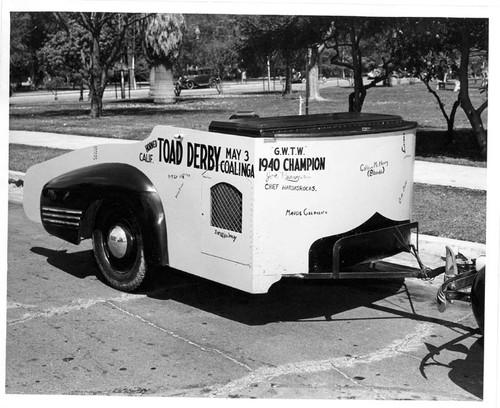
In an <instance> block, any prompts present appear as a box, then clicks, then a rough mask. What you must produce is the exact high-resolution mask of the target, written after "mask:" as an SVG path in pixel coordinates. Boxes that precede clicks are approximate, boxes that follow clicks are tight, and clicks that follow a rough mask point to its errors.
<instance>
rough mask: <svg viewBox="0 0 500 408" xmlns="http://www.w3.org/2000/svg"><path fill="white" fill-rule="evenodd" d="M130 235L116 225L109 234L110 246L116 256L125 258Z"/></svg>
mask: <svg viewBox="0 0 500 408" xmlns="http://www.w3.org/2000/svg"><path fill="white" fill-rule="evenodd" d="M128 244H129V242H128V237H127V233H126V231H125V229H124V228H123V227H121V226H119V225H115V226H114V227H113V228H112V229H111V230H110V231H109V234H108V248H109V251H110V252H111V254H112V255H113V256H114V257H115V258H123V257H124V256H125V254H126V253H127V247H128Z"/></svg>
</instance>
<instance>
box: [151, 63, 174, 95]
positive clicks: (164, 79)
mask: <svg viewBox="0 0 500 408" xmlns="http://www.w3.org/2000/svg"><path fill="white" fill-rule="evenodd" d="M154 76H155V81H154V84H155V88H154V103H158V104H166V103H174V102H175V101H176V98H175V86H174V76H173V74H172V68H171V67H168V66H166V65H165V64H160V65H156V66H155V73H154Z"/></svg>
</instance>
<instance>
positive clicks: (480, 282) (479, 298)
mask: <svg viewBox="0 0 500 408" xmlns="http://www.w3.org/2000/svg"><path fill="white" fill-rule="evenodd" d="M484 285H485V268H483V269H481V270H480V271H479V272H478V273H477V275H476V278H475V279H474V283H473V284H472V289H471V294H470V297H471V304H472V312H473V313H474V317H475V318H476V322H477V325H478V326H479V329H480V330H481V333H483V334H484V292H485V287H484Z"/></svg>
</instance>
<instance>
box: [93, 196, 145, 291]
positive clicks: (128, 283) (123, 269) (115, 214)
mask: <svg viewBox="0 0 500 408" xmlns="http://www.w3.org/2000/svg"><path fill="white" fill-rule="evenodd" d="M92 241H93V246H94V256H95V259H96V261H97V265H98V266H99V269H100V271H101V273H102V275H103V277H104V279H105V280H106V281H107V282H108V283H109V285H110V286H112V287H114V288H115V289H118V290H122V291H125V292H131V291H133V290H135V289H137V288H138V287H139V286H140V285H141V283H142V282H143V281H144V278H145V277H146V272H147V265H146V258H145V256H144V241H143V236H142V232H141V227H140V225H139V222H138V219H137V217H136V215H135V214H134V212H133V210H132V209H131V208H130V207H129V206H127V205H125V204H123V203H118V202H116V203H112V204H108V205H106V206H105V207H104V208H103V210H101V211H99V213H98V214H97V218H96V222H95V223H94V229H93V232H92Z"/></svg>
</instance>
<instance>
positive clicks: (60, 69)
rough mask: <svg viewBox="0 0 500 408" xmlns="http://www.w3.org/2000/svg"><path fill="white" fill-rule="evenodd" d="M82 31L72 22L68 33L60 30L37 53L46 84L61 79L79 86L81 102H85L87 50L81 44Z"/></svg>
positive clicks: (65, 82) (63, 81)
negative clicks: (83, 56) (85, 60)
mask: <svg viewBox="0 0 500 408" xmlns="http://www.w3.org/2000/svg"><path fill="white" fill-rule="evenodd" d="M82 36H83V32H82V29H81V28H80V27H78V26H77V25H76V24H73V23H71V22H70V25H69V27H68V31H66V30H59V31H57V32H55V33H53V34H51V35H49V37H48V39H47V40H46V41H45V43H44V44H43V46H42V47H41V48H40V49H39V50H38V52H37V54H36V55H37V58H38V61H39V64H40V69H41V70H42V72H43V73H44V75H46V83H52V82H53V81H55V80H57V79H58V78H61V82H62V83H64V84H78V85H79V87H80V100H83V87H84V83H85V79H86V72H85V70H84V68H83V63H82V61H83V59H82V55H84V53H85V50H84V48H83V45H82V44H81V38H82Z"/></svg>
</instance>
